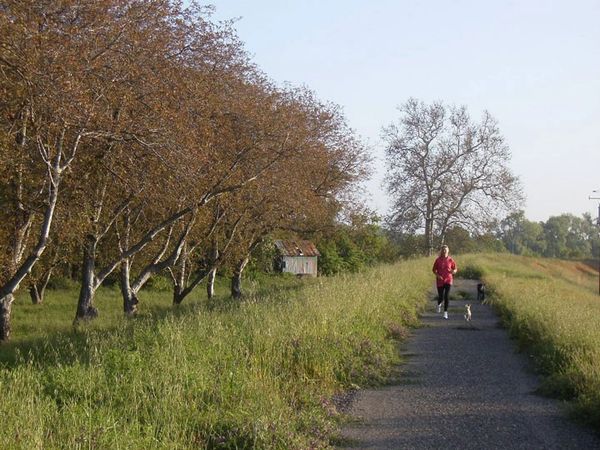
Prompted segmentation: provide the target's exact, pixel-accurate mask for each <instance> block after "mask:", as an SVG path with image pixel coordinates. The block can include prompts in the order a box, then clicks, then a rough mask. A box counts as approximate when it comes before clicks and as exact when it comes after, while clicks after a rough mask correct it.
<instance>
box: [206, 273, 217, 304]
mask: <svg viewBox="0 0 600 450" xmlns="http://www.w3.org/2000/svg"><path fill="white" fill-rule="evenodd" d="M216 275H217V269H216V268H214V269H213V270H211V271H210V272H209V273H208V280H207V282H206V295H207V296H208V299H209V300H210V299H211V298H213V297H214V296H215V278H216Z"/></svg>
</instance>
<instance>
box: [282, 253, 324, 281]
mask: <svg viewBox="0 0 600 450" xmlns="http://www.w3.org/2000/svg"><path fill="white" fill-rule="evenodd" d="M282 259H283V262H284V263H285V266H284V267H283V272H289V273H293V274H296V275H312V276H314V277H316V276H317V257H316V256H283V257H282Z"/></svg>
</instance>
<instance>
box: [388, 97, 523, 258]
mask: <svg viewBox="0 0 600 450" xmlns="http://www.w3.org/2000/svg"><path fill="white" fill-rule="evenodd" d="M399 110H400V112H401V118H400V120H399V122H398V123H396V124H391V125H389V126H388V127H385V128H384V139H385V141H386V144H387V148H386V156H387V175H388V181H387V190H388V193H389V194H390V195H391V196H392V200H393V205H392V211H391V214H390V215H389V217H388V222H389V224H390V227H391V228H394V229H396V230H397V231H400V232H409V233H410V232H415V231H417V230H424V234H425V238H426V249H425V250H426V251H427V252H429V254H431V253H432V251H433V248H434V246H435V245H437V244H440V243H442V242H444V239H445V236H446V233H447V231H448V229H449V228H451V227H454V226H460V227H462V228H464V229H467V230H470V231H481V230H485V229H486V228H488V227H489V226H490V224H491V223H492V222H493V220H494V219H495V218H497V217H501V216H500V215H502V214H503V213H506V211H510V210H513V209H515V207H516V206H517V205H518V204H519V203H520V202H521V199H522V196H521V191H520V187H519V182H518V179H517V178H516V177H515V176H514V175H512V173H511V171H510V169H509V167H508V163H509V160H510V152H509V149H508V146H507V145H506V143H505V141H504V138H503V137H502V135H501V134H500V130H499V128H498V125H497V122H496V120H495V119H494V118H493V117H492V116H491V115H490V114H489V113H488V112H484V114H483V117H482V119H481V121H480V122H477V123H476V122H473V121H472V120H471V118H470V117H469V115H468V113H467V110H466V108H465V107H460V108H457V107H448V106H445V105H444V104H442V103H438V102H436V103H433V104H431V105H426V104H424V103H423V102H419V101H418V100H416V99H410V100H408V101H407V102H406V103H405V104H404V105H403V106H402V107H400V108H399Z"/></svg>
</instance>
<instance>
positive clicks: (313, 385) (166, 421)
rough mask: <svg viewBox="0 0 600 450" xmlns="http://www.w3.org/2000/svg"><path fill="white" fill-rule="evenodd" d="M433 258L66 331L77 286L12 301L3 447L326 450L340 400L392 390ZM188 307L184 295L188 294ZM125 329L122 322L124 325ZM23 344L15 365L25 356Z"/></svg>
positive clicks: (158, 296) (158, 299) (109, 299)
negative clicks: (36, 301) (351, 393)
mask: <svg viewBox="0 0 600 450" xmlns="http://www.w3.org/2000/svg"><path fill="white" fill-rule="evenodd" d="M429 265H430V261H427V260H418V261H412V262H407V263H403V264H400V265H396V266H388V267H381V268H377V269H374V270H369V271H367V272H365V273H362V274H357V275H354V276H340V277H335V278H330V279H324V278H321V279H317V280H312V281H311V282H308V283H303V286H302V287H299V288H294V287H293V286H292V288H290V289H269V291H270V293H269V294H268V295H263V294H260V293H256V291H257V289H258V288H257V287H256V286H255V288H257V289H254V291H255V294H252V295H249V296H248V297H247V298H246V299H245V301H243V302H241V303H235V302H230V301H226V300H225V299H221V300H219V299H217V301H215V302H212V303H211V304H210V305H207V304H206V303H205V302H202V301H200V300H199V298H200V297H201V296H202V295H201V293H200V294H199V296H198V298H197V299H196V300H194V301H192V302H190V305H188V306H187V307H185V309H184V311H181V312H179V313H169V314H166V313H165V312H164V311H165V309H166V308H167V306H164V307H161V306H159V305H160V304H162V305H168V304H169V302H170V297H169V296H168V293H166V292H164V293H153V294H152V293H146V294H145V296H144V299H143V300H142V301H143V305H142V307H143V308H144V311H151V312H152V314H148V313H146V316H147V317H145V318H141V319H135V320H124V319H122V318H120V312H119V311H120V300H119V299H118V295H117V293H116V291H114V290H113V291H111V290H110V289H108V290H106V291H104V293H103V296H104V298H99V299H98V304H99V306H100V309H101V314H102V316H101V318H100V320H99V321H98V322H96V323H95V324H93V325H92V326H91V327H89V328H87V329H82V330H79V331H78V332H76V333H73V332H67V331H66V330H68V329H69V326H70V325H69V324H70V322H71V320H72V317H73V314H74V301H75V293H74V291H67V292H62V293H61V292H55V293H52V294H51V295H49V296H48V298H47V300H46V303H45V304H43V305H40V306H36V307H34V306H31V305H26V299H21V300H20V302H21V303H22V304H17V305H15V307H14V311H15V324H14V331H15V342H14V343H13V344H11V345H9V346H5V347H4V348H2V349H1V350H0V351H1V353H2V355H3V357H4V360H5V361H7V362H5V363H4V364H5V366H4V367H3V368H2V369H0V389H1V390H2V401H1V402H0V417H2V419H3V420H2V427H0V448H6V449H10V448H23V449H35V448H69V449H75V448H103V449H104V448H106V449H108V448H110V449H126V448H127V449H139V448H147V449H151V448H169V449H184V448H281V449H284V448H286V449H288V448H309V447H323V446H327V445H328V442H329V439H330V438H331V436H332V435H333V434H334V433H335V429H336V420H337V414H336V413H335V408H334V407H333V405H332V404H331V397H332V395H333V394H335V393H336V392H339V391H340V390H343V389H347V388H349V387H352V386H353V385H369V384H377V383H379V382H383V381H384V380H385V379H386V376H388V374H389V373H390V369H391V368H392V365H393V364H394V363H395V362H397V360H398V354H397V348H396V343H395V342H396V340H397V339H398V338H402V337H404V336H405V334H406V328H407V327H409V326H411V325H414V324H415V323H416V314H417V311H418V309H419V308H421V307H422V305H423V303H424V300H425V292H426V291H427V290H428V288H429V287H430V285H431V276H430V274H429ZM186 301H187V300H186ZM115 324H116V325H115ZM19 348H20V349H25V352H26V353H22V354H21V357H19V358H17V359H16V360H14V358H13V355H14V352H15V349H19Z"/></svg>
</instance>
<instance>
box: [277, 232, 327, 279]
mask: <svg viewBox="0 0 600 450" xmlns="http://www.w3.org/2000/svg"><path fill="white" fill-rule="evenodd" d="M275 247H276V248H277V252H278V255H277V260H276V261H275V267H276V268H277V269H278V270H279V271H281V272H288V273H293V274H295V275H299V276H313V277H316V276H317V258H318V257H319V256H321V254H320V253H319V250H317V247H315V244H313V243H312V242H310V241H291V240H290V241H284V240H276V241H275Z"/></svg>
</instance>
